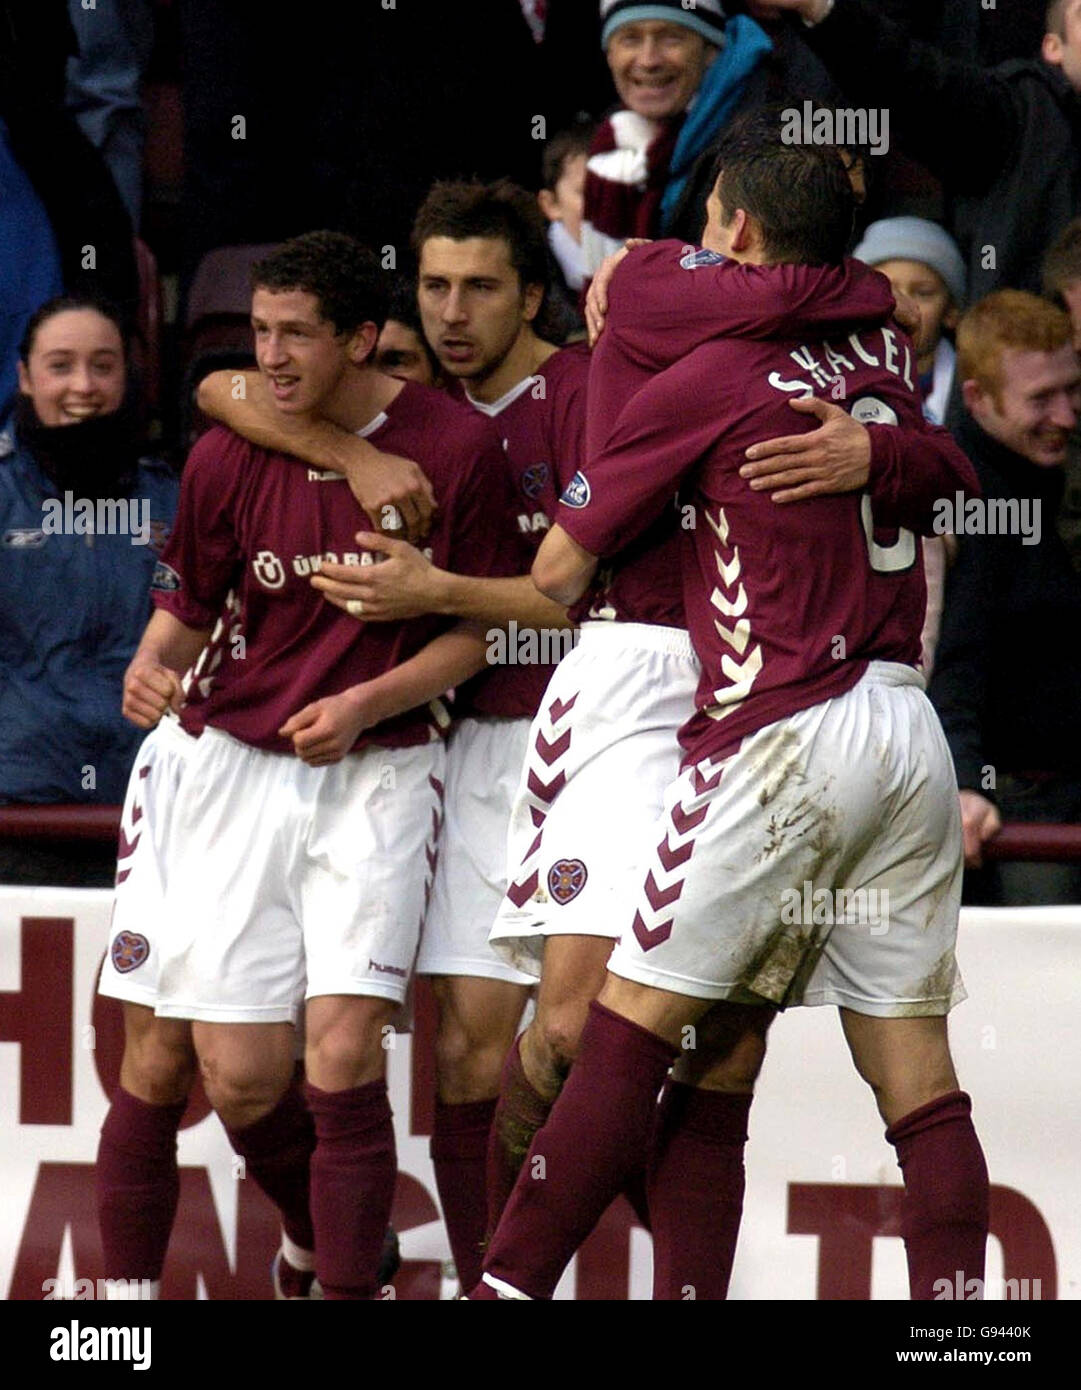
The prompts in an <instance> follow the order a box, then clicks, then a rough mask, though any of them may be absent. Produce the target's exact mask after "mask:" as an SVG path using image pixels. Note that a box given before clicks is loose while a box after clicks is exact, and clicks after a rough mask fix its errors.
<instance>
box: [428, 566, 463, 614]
mask: <svg viewBox="0 0 1081 1390" xmlns="http://www.w3.org/2000/svg"><path fill="white" fill-rule="evenodd" d="M463 589H464V585H463V583H462V576H461V575H458V574H451V573H450V571H449V570H441V569H440V568H439V567H438V566H437V565H431V566H429V570H428V592H429V597H430V600H431V608H430V610H429V611H430V612H432V613H438V614H439V616H440V617H441V618H463V617H468V616H469V615H468V614H467V613H465V612H464V611H463V607H462V605H463V597H464V595H463Z"/></svg>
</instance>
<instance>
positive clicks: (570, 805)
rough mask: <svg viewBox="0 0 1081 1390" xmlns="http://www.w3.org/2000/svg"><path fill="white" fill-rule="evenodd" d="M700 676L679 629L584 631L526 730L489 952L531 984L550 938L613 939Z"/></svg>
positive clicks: (604, 626)
mask: <svg viewBox="0 0 1081 1390" xmlns="http://www.w3.org/2000/svg"><path fill="white" fill-rule="evenodd" d="M699 674H700V667H699V664H698V659H697V657H696V656H695V654H694V649H693V648H692V646H691V640H690V638H689V637H688V635H687V633H686V631H685V630H684V629H682V628H673V627H659V626H653V625H651V624H648V623H610V622H600V621H595V622H587V623H583V625H582V629H581V634H580V638H579V641H578V643H577V645H576V646H575V647H574V648H573V649H572V650H571V651H570V652H569V653H568V654H567V656H565V657H564V658H563V660H562V661H561V662H560V663H559V665H558V666H557V667H556V669H555V673H554V674H553V676H552V679H551V681H550V682H549V684H548V689H547V691H546V692H545V695H544V699H543V700H542V702H541V708H540V711H539V712H538V714H537V717H536V718H535V719H534V721H533V726H532V728H531V729H530V739H529V748H528V756H527V760H526V763H525V766H524V768H523V771H522V777H521V781H520V783H519V786H518V792H517V795H516V797H515V801H514V809H513V811H512V814H511V827H510V835H509V839H508V865H509V868H508V878H509V881H510V882H509V887H508V889H507V896H506V897H505V898H504V899H503V902H502V903H501V904H500V908H499V913H498V916H497V917H496V921H495V926H494V927H493V928H492V934H491V941H492V945H493V946H494V947H495V949H496V950H497V951H498V952H499V954H500V955H501V956H503V957H504V958H505V959H506V960H509V961H510V962H511V963H512V964H513V965H515V966H516V967H517V968H518V969H520V970H524V971H527V972H528V973H529V974H531V975H533V976H534V977H536V976H539V974H540V967H541V960H542V957H543V953H544V942H545V939H546V937H548V936H556V935H576V936H602V937H609V938H612V939H613V940H614V939H615V938H616V937H617V936H619V934H620V932H621V931H622V930H623V926H624V925H625V923H626V921H627V918H628V914H629V912H630V911H633V909H634V902H635V898H636V896H637V891H638V888H639V886H640V883H641V866H642V864H643V863H645V862H646V857H647V855H648V852H649V849H650V847H651V844H652V839H651V837H652V836H653V833H654V826H655V824H656V820H657V817H658V816H659V815H660V812H661V808H662V806H663V804H664V803H663V797H664V791H665V788H666V787H667V786H668V784H669V783H670V782H671V781H672V780H673V778H674V777H675V776H676V775H677V773H678V772H679V758H680V750H679V744H678V743H677V740H676V736H677V733H678V731H679V728H680V726H681V725H682V724H684V723H685V722H686V721H687V719H688V718H690V716H691V714H692V713H693V711H694V695H695V689H696V687H697V685H698V678H699Z"/></svg>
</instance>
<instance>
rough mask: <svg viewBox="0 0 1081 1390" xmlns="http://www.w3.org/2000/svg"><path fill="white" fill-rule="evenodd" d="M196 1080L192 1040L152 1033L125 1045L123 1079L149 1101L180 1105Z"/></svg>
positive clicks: (126, 1088) (130, 1088)
mask: <svg viewBox="0 0 1081 1390" xmlns="http://www.w3.org/2000/svg"><path fill="white" fill-rule="evenodd" d="M194 1080H195V1053H194V1050H193V1048H192V1046H191V1043H190V1042H183V1043H182V1042H179V1041H174V1040H170V1039H167V1038H162V1037H156V1036H153V1035H152V1036H150V1037H146V1038H142V1039H140V1040H139V1042H137V1043H133V1042H129V1043H128V1044H127V1045H126V1046H125V1048H124V1060H123V1064H122V1066H121V1069H120V1083H121V1085H122V1086H123V1087H124V1089H125V1090H126V1091H128V1092H129V1093H130V1094H131V1095H133V1096H137V1097H138V1098H139V1099H140V1100H144V1101H146V1102H147V1103H148V1104H149V1105H179V1103H180V1102H181V1101H182V1100H186V1099H187V1098H188V1094H189V1093H190V1091H191V1087H192V1082H193V1081H194Z"/></svg>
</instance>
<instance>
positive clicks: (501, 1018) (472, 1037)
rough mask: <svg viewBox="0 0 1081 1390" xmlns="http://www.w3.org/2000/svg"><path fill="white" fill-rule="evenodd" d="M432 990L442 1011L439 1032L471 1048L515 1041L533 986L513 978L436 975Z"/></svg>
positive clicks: (505, 1044) (502, 1044) (504, 1045)
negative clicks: (516, 982)
mask: <svg viewBox="0 0 1081 1390" xmlns="http://www.w3.org/2000/svg"><path fill="white" fill-rule="evenodd" d="M431 984H432V993H433V994H434V995H435V1001H436V1005H437V1007H438V1010H439V1025H438V1027H439V1033H440V1035H441V1036H443V1037H447V1036H448V1035H449V1036H451V1037H454V1038H457V1039H459V1040H460V1041H461V1042H462V1043H463V1045H465V1046H468V1047H483V1046H486V1045H500V1046H502V1047H504V1048H507V1047H509V1046H510V1045H511V1043H512V1042H513V1041H514V1038H515V1035H516V1034H517V1032H518V1025H519V1024H520V1023H521V1020H522V1012H523V1010H524V1009H525V1006H526V1001H527V1000H528V998H529V993H530V991H529V988H528V987H527V986H525V985H517V984H512V983H511V982H510V981H509V980H492V979H487V978H484V977H482V976H471V975H433V976H432V980H431Z"/></svg>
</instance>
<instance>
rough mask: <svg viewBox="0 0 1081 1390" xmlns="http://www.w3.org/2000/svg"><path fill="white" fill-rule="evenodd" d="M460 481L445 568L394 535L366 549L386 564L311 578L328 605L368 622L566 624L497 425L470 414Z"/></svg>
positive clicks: (455, 485) (439, 533) (448, 523)
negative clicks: (523, 531) (530, 540)
mask: <svg viewBox="0 0 1081 1390" xmlns="http://www.w3.org/2000/svg"><path fill="white" fill-rule="evenodd" d="M455 424H456V426H457V428H456V430H455V437H454V444H453V446H452V447H453V451H454V453H455V454H456V455H457V457H456V458H455V459H454V466H453V480H452V483H451V486H450V487H449V488H448V489H447V491H446V494H445V496H444V499H443V505H442V507H441V510H440V516H439V520H438V526H437V529H436V531H435V532H434V533H433V537H432V539H433V542H434V543H435V545H438V547H439V554H440V558H441V559H442V560H443V561H444V563H443V564H436V563H435V562H434V560H433V559H432V558H430V557H429V556H428V554H427V553H425V552H421V551H419V550H417V549H416V548H415V547H413V546H410V545H407V544H406V543H405V542H403V541H399V540H394V539H392V538H390V537H378V536H373V535H372V534H371V533H367V532H363V533H359V534H358V536H357V542H358V544H359V545H362V546H363V547H365V548H366V549H370V550H374V551H377V552H380V553H382V555H383V556H384V559H383V562H382V563H380V564H377V565H365V566H359V567H358V566H344V565H324V566H323V567H322V569H321V572H320V573H319V574H318V575H316V576H314V577H313V579H312V581H311V582H312V585H313V587H315V588H317V589H319V590H320V591H321V592H322V594H323V596H324V598H326V599H328V600H329V601H330V602H332V603H335V604H336V605H337V606H338V607H339V608H342V609H343V610H344V611H345V612H347V613H350V614H351V615H352V616H353V617H356V618H361V619H363V620H364V621H365V622H393V621H401V620H403V619H407V618H416V617H420V616H422V615H424V614H429V613H435V614H439V615H440V616H442V617H449V618H460V619H464V620H468V621H472V622H477V623H482V624H487V625H488V626H491V625H492V624H500V625H503V624H506V623H508V622H510V621H512V620H513V621H515V622H518V623H519V624H520V625H522V626H523V627H565V626H567V625H568V620H567V616H566V613H565V611H564V610H563V609H562V608H561V607H560V606H558V605H555V604H552V603H550V602H549V601H548V600H547V599H545V598H543V597H542V596H541V595H540V594H538V593H537V591H536V589H535V588H534V587H533V583H532V581H531V580H530V578H529V576H528V574H525V573H523V571H524V569H525V563H526V562H525V556H524V554H523V553H522V550H521V547H520V544H519V542H518V539H517V533H516V529H515V528H516V508H515V506H514V499H513V495H512V493H511V488H510V483H509V479H508V477H507V468H506V462H505V459H504V455H503V448H502V444H501V442H500V440H499V437H498V435H497V434H496V433H495V430H494V429H493V428H492V426H491V424H490V423H489V422H488V421H486V420H483V419H481V418H480V417H479V416H477V415H475V413H473V412H469V413H468V415H466V413H465V412H464V411H463V414H462V418H461V420H460V422H459V421H458V420H456V421H455Z"/></svg>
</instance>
